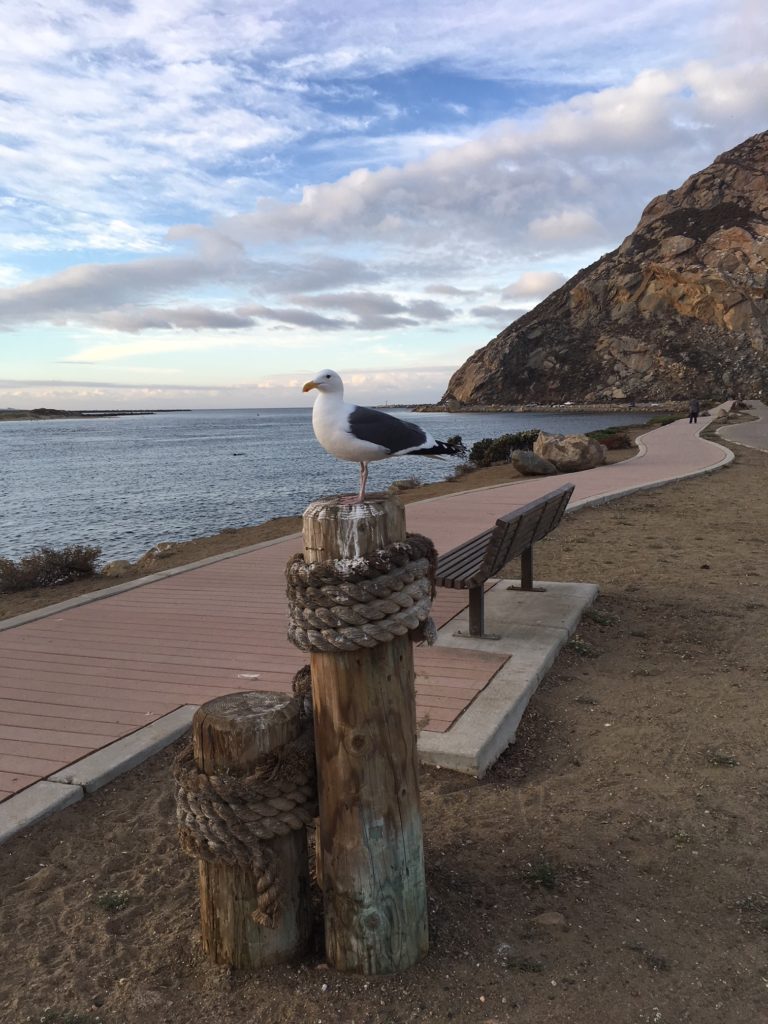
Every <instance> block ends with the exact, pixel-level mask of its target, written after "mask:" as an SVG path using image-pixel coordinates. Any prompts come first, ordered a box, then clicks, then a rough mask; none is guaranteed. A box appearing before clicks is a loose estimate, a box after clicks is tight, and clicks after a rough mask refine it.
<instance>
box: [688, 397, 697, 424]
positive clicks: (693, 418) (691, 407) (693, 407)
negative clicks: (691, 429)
mask: <svg viewBox="0 0 768 1024" xmlns="http://www.w3.org/2000/svg"><path fill="white" fill-rule="evenodd" d="M698 421H699V400H698V398H692V399H691V400H690V402H689V403H688V422H689V423H698Z"/></svg>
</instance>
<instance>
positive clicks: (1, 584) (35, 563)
mask: <svg viewBox="0 0 768 1024" xmlns="http://www.w3.org/2000/svg"><path fill="white" fill-rule="evenodd" d="M100 555H101V548H96V547H89V546H88V545H85V544H71V545H69V547H65V548H58V549H56V548H46V547H41V548H37V549H36V550H35V551H33V552H32V553H31V554H29V555H25V556H24V557H23V558H20V559H18V561H15V562H14V561H13V560H12V559H10V558H0V594H12V593H15V592H16V591H19V590H31V589H32V588H33V587H56V586H59V585H60V584H62V583H71V582H72V580H77V579H81V578H82V577H84V576H94V575H95V574H96V571H97V570H96V562H97V560H98V558H99V556H100Z"/></svg>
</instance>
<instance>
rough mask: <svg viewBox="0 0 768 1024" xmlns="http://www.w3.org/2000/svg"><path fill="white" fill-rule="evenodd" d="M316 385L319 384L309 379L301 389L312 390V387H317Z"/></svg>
mask: <svg viewBox="0 0 768 1024" xmlns="http://www.w3.org/2000/svg"><path fill="white" fill-rule="evenodd" d="M316 387H317V384H315V382H314V381H313V380H308V381H307V383H306V384H305V385H304V387H303V388H302V389H301V390H302V391H311V390H312V388H316Z"/></svg>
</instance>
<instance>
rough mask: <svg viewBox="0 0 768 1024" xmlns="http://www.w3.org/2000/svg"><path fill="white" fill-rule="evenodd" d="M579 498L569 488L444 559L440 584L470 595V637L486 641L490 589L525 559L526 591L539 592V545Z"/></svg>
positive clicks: (522, 574) (547, 496) (501, 522)
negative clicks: (487, 589) (535, 562)
mask: <svg viewBox="0 0 768 1024" xmlns="http://www.w3.org/2000/svg"><path fill="white" fill-rule="evenodd" d="M572 494H573V484H564V485H563V486H562V487H558V488H557V489H556V490H554V491H549V493H548V494H544V495H542V496H541V497H540V498H537V499H536V500H535V501H530V502H528V504H527V505H523V506H522V507H521V508H519V509H517V510H516V511H514V512H510V513H509V514H508V515H505V516H502V517H501V518H500V519H497V520H496V525H495V526H492V527H490V529H488V530H484V531H483V532H482V533H479V534H478V535H477V536H476V537H472V539H471V540H468V541H465V542H464V543H463V544H459V546H458V547H455V548H453V549H452V550H451V551H447V552H446V553H445V554H444V555H441V556H440V558H439V559H438V561H437V574H436V582H437V585H438V586H440V587H453V588H457V589H460V590H468V591H469V635H470V636H483V618H484V597H485V583H486V580H489V579H490V578H491V577H492V576H495V575H496V573H497V572H498V571H499V570H500V569H501V568H502V567H503V566H505V565H506V564H507V562H509V561H511V560H512V559H513V558H520V560H521V571H520V585H521V589H522V590H533V545H534V544H535V543H536V542H537V541H540V540H541V539H542V538H543V537H546V535H547V534H548V533H551V532H552V530H554V529H555V527H556V526H557V524H558V523H559V522H560V520H561V519H562V518H563V513H564V512H565V506H566V505H567V504H568V499H569V498H570V496H571V495H572Z"/></svg>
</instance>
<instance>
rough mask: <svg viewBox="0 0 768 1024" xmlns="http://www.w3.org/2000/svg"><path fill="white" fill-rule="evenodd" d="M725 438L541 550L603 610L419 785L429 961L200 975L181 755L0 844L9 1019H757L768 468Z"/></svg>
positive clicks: (766, 906)
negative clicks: (673, 475)
mask: <svg viewBox="0 0 768 1024" xmlns="http://www.w3.org/2000/svg"><path fill="white" fill-rule="evenodd" d="M732 447H733V450H734V452H735V453H736V459H735V461H734V462H733V463H732V464H731V465H730V466H729V467H728V468H727V469H724V470H722V471H720V472H717V473H715V474H713V475H711V476H702V477H696V478H694V479H691V480H688V481H684V482H681V483H678V484H674V485H668V486H665V487H661V488H659V489H657V490H654V491H647V492H643V493H639V494H636V495H633V496H629V497H626V498H623V499H620V500H617V501H615V502H611V503H610V504H607V505H602V506H598V507H594V508H588V509H583V510H581V511H579V512H576V513H573V514H571V515H569V516H567V517H566V519H565V521H564V522H563V523H562V524H561V526H560V527H559V528H558V531H557V532H556V534H555V535H554V536H553V537H552V539H551V540H547V541H545V542H543V543H542V544H541V545H540V549H541V550H540V552H537V575H538V577H539V578H545V579H556V580H587V581H591V582H595V583H597V584H598V585H599V587H600V592H601V596H600V598H599V600H598V603H597V605H596V606H595V609H594V611H593V612H591V613H590V614H589V615H588V616H587V617H585V619H584V621H583V622H582V625H581V627H580V629H579V632H578V634H577V636H576V637H575V638H574V640H573V641H572V642H571V643H570V644H569V645H568V646H567V647H566V648H565V650H564V651H563V653H562V654H561V655H560V657H559V658H558V660H557V662H556V663H555V665H554V667H553V668H552V670H551V671H550V672H549V673H548V675H547V677H546V679H545V681H544V682H543V684H542V685H541V686H540V688H539V690H538V691H537V693H536V694H535V696H534V697H533V699H532V701H531V703H530V705H529V707H528V710H527V712H526V715H525V717H524V719H523V723H522V725H521V729H520V731H519V733H518V738H517V742H516V743H515V744H514V746H512V747H511V748H510V749H509V750H508V751H507V752H506V753H505V754H504V755H503V756H502V758H501V759H500V761H499V762H498V763H497V765H496V766H495V767H494V768H493V769H492V770H491V771H490V772H489V774H488V775H487V776H486V777H485V778H484V779H483V780H482V781H480V782H478V781H475V780H472V779H471V778H468V777H465V776H459V775H456V774H453V773H451V772H448V771H445V770H442V771H441V770H437V769H429V770H424V771H423V773H422V804H423V815H424V829H425V855H426V865H427V879H428V891H429V906H430V934H431V949H430V953H429V955H428V957H427V958H426V960H425V961H424V962H423V963H422V964H420V965H418V966H417V967H415V968H413V969H412V970H411V971H409V972H407V973H405V974H403V975H400V976H397V977H395V978H372V979H365V978H357V977H346V976H342V975H339V974H336V973H335V972H333V971H330V970H328V969H327V968H326V967H325V966H324V963H323V957H322V950H321V948H320V945H319V935H318V943H317V944H316V947H315V950H314V952H313V954H312V956H311V957H310V958H309V959H308V960H307V961H305V962H304V963H302V964H300V965H297V966H294V967H284V968H275V969H271V970H268V971H265V972H262V973H260V974H258V975H255V976H247V975H244V974H241V973H239V972H233V971H229V970H227V969H224V968H218V967H212V966H210V965H208V964H207V962H206V961H205V960H204V959H203V957H202V954H201V952H200V948H199V942H198V937H197V907H196V871H195V867H194V864H193V862H191V861H189V860H187V859H186V858H185V857H183V856H182V855H181V854H180V852H179V850H178V846H177V843H176V840H175V834H174V815H173V800H172V790H171V785H170V774H169V767H170V763H171V761H172V758H173V753H174V751H173V750H172V749H169V750H167V751H165V752H163V753H162V754H160V755H158V756H157V757H155V758H154V759H153V760H151V761H148V762H146V763H145V764H144V765H143V766H142V767H140V768H138V769H136V770H134V771H133V772H131V773H129V774H128V775H126V776H124V777H122V778H121V779H119V780H117V781H116V782H115V783H112V784H110V785H109V786H107V787H105V788H104V789H103V790H100V791H98V792H97V793H95V794H93V795H91V796H89V797H88V798H87V800H85V801H84V802H83V803H81V804H78V805H75V806H73V807H71V808H68V809H67V810H65V811H63V812H61V813H60V814H58V815H56V816H55V817H53V818H51V819H48V820H47V821H44V822H43V823H41V824H40V825H38V826H36V827H35V828H33V829H31V830H30V832H29V833H28V834H23V835H20V836H18V837H17V838H15V839H13V840H11V841H10V842H9V843H7V844H6V845H4V847H3V849H2V854H0V855H1V856H2V858H3V869H4V870H3V873H2V874H3V882H2V890H3V900H2V905H1V907H0V936H2V939H1V940H0V942H1V943H2V956H3V963H4V971H3V975H2V978H0V1007H3V1009H0V1021H2V1022H3V1024H5V1022H6V1021H7V1022H8V1024H11V1022H13V1024H16V1022H18V1021H26V1020H45V1021H46V1022H47V1024H65V1022H66V1024H71V1022H75V1021H76V1022H77V1024H86V1022H88V1024H96V1022H97V1021H101V1022H104V1024H111V1022H114V1024H140V1022H141V1024H143V1022H145V1021H147V1020H149V1019H151V1020H153V1021H165V1022H168V1024H192V1022H193V1021H194V1022H196V1021H198V1020H200V1019H216V1020H219V1021H221V1022H223V1024H245V1022H246V1021H248V1022H250V1021H253V1020H256V1019H258V1020H260V1021H263V1022H268V1024H278V1022H280V1024H282V1022H287V1021H290V1022H293V1021H305V1020H306V1021H319V1022H322V1024H326V1022H344V1024H352V1022H356V1024H360V1022H370V1024H385V1022H386V1024H405V1022H408V1021H440V1022H445V1021H449V1020H453V1021H460V1022H468V1024H469V1022H473V1024H474V1022H478V1024H502V1022H503V1024H506V1022H512V1021H515V1022H517V1021H519V1022H525V1024H542V1022H557V1024H565V1022H574V1024H576V1022H578V1024H583V1022H586V1021H590V1020H593V1019H595V1015H596V1012H598V1010H599V1013H600V1014H604V1015H605V1018H606V1019H609V1020H610V1021H611V1024H625V1022H626V1024H630V1022H633V1024H634V1022H637V1021H641V1022H643V1021H649V1022H650V1021H653V1022H659V1024H663V1022H678V1021H684V1020H692V1021H693V1020H695V1021H696V1022H697V1024H715V1022H717V1024H722V1022H724V1024H731V1022H733V1024H736V1022H737V1021H738V1022H743V1021H750V1020H758V1019H760V1017H761V1014H762V1013H763V1012H764V1005H765V979H764V976H765V958H764V951H765V938H766V930H767V929H768V897H767V896H766V893H765V886H764V885H763V884H762V881H761V880H762V879H764V878H765V876H766V869H767V868H768V852H766V844H765V832H764V822H765V811H766V805H765V800H766V798H765V784H764V783H765V773H766V770H768V757H767V756H766V752H765V743H764V736H765V722H766V717H768V700H766V695H765V683H766V679H767V678H768V677H767V676H766V672H768V641H767V640H766V637H765V628H764V623H765V613H766V608H768V595H767V594H766V578H767V575H768V566H767V565H766V560H765V554H764V530H765V494H766V493H767V492H766V485H767V484H768V455H766V454H764V453H761V452H758V451H753V450H751V449H747V448H743V447H739V446H737V445H734V446H732ZM504 469H505V470H506V467H504ZM483 472H486V471H483ZM487 472H489V473H493V472H495V470H491V471H487ZM469 479H470V478H468V479H467V481H464V482H463V483H462V482H459V483H458V485H457V486H459V487H462V488H466V486H467V485H468V481H469ZM489 482H491V481H490V479H486V480H485V481H484V483H483V484H480V483H479V482H476V483H477V485H487V484H488V483H489ZM436 486H440V487H446V486H453V485H446V484H443V485H436ZM418 496H419V497H424V496H427V495H425V494H424V493H423V492H418ZM405 499H406V500H408V493H407V492H406V495H405ZM266 527H269V528H270V529H274V530H282V531H284V532H295V531H296V530H298V528H299V521H298V520H285V521H282V522H278V523H273V524H265V526H264V527H260V528H257V529H264V528H266ZM275 535H278V534H275ZM244 539H245V538H244V537H243V536H241V535H229V534H225V535H223V536H219V537H217V538H209V539H206V540H205V541H199V542H193V543H195V544H202V545H204V546H203V547H202V548H190V549H186V551H185V552H183V553H177V555H176V556H174V557H179V558H184V557H186V558H187V559H189V557H190V556H192V557H194V558H198V557H204V554H203V552H204V551H205V552H206V553H213V552H212V551H211V550H210V546H215V545H220V544H221V545H223V544H232V545H233V547H237V546H243V541H244ZM259 539H266V538H264V537H261V536H260V537H259ZM253 542H254V539H253V538H252V537H251V538H249V539H248V540H247V541H246V543H253ZM219 550H222V549H219ZM61 589H62V590H63V589H65V588H61ZM19 597H21V595H19ZM62 597H63V594H56V599H57V600H58V599H62Z"/></svg>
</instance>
